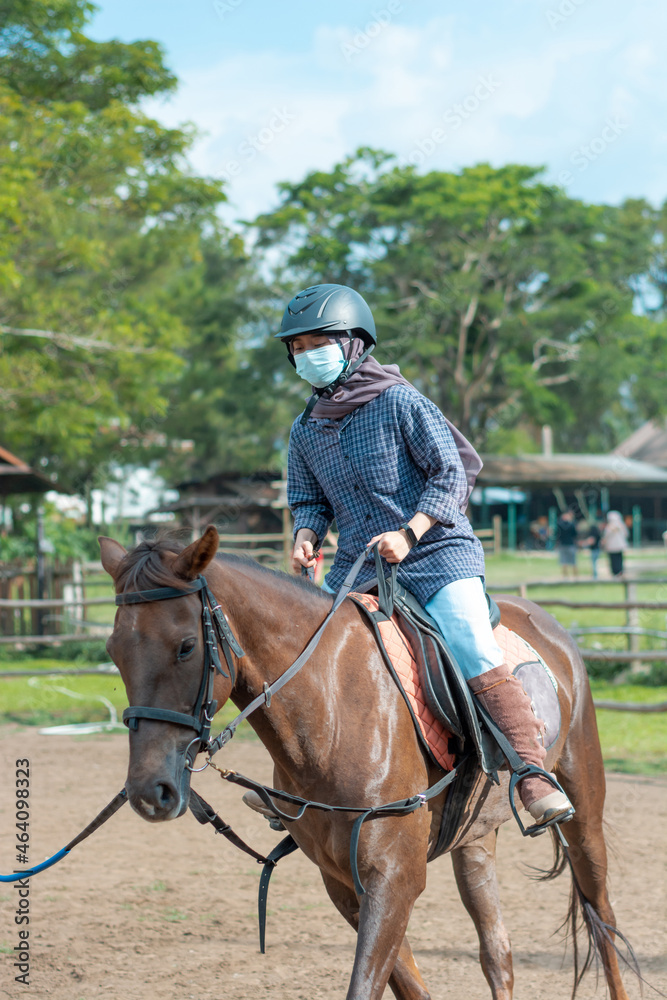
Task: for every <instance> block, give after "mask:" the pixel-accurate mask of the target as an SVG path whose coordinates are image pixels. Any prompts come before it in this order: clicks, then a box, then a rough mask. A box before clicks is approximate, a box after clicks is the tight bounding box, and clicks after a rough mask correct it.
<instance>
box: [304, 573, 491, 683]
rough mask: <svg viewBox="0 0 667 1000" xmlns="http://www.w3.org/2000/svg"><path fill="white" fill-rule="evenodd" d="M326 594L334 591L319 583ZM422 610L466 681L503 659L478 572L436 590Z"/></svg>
mask: <svg viewBox="0 0 667 1000" xmlns="http://www.w3.org/2000/svg"><path fill="white" fill-rule="evenodd" d="M322 590H324V591H326V593H327V594H333V593H335V591H333V590H332V589H331V587H328V586H327V585H326V583H323V584H322ZM425 610H426V611H428V613H429V614H430V616H431V618H434V619H435V621H436V623H437V625H438V628H439V629H440V631H441V632H442V634H443V636H444V639H445V642H446V643H447V645H448V646H449V648H450V649H451V651H452V653H453V654H454V656H455V657H456V660H457V663H458V665H459V666H460V668H461V672H462V673H463V676H464V677H465V679H466V680H467V681H469V680H470V679H471V677H479V675H480V674H483V673H486V671H487V670H492V669H493V668H494V667H499V666H500V664H501V663H503V662H504V660H505V657H504V656H503V654H502V651H501V649H500V646H499V645H498V643H497V642H496V640H495V639H494V637H493V630H492V629H491V623H490V622H489V607H488V604H487V603H486V596H485V594H484V586H483V584H482V580H481V578H480V577H479V576H473V577H470V578H469V579H467V580H455V581H454V582H453V583H448V584H447V586H446V587H441V588H440V590H437V591H436V592H435V594H434V595H433V597H431V598H429V600H428V601H427V602H426V606H425Z"/></svg>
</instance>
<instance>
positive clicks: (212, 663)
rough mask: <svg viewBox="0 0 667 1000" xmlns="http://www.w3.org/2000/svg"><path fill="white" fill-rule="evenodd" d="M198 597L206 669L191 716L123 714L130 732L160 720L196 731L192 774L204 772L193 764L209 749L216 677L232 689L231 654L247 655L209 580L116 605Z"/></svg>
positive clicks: (189, 756)
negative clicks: (143, 722) (146, 722)
mask: <svg viewBox="0 0 667 1000" xmlns="http://www.w3.org/2000/svg"><path fill="white" fill-rule="evenodd" d="M196 593H199V595H200V597H201V604H202V629H203V634H204V669H203V673H202V679H201V683H200V685H199V693H198V694H197V700H196V701H195V705H194V708H193V710H192V715H186V714H185V713H184V712H173V711H172V710H171V709H168V708H152V707H149V706H147V705H131V706H130V707H129V708H126V709H125V711H124V712H123V722H124V723H125V725H126V726H127V727H128V728H129V729H133V730H136V729H137V728H138V725H139V719H157V720H159V721H161V722H173V723H175V724H176V725H177V726H187V728H188V729H194V731H195V733H196V736H195V737H194V739H193V740H191V741H190V743H189V744H188V746H187V748H186V750H185V766H186V768H187V769H188V770H189V771H197V770H203V769H204V768H194V767H193V766H192V764H193V763H194V760H195V758H196V756H197V754H198V753H200V751H202V750H206V749H207V748H208V745H209V737H210V735H211V723H212V721H213V716H214V715H215V713H216V709H217V704H218V703H217V701H215V700H214V699H213V685H214V682H215V675H216V673H218V674H220V675H221V676H222V677H226V678H227V679H228V680H231V683H232V688H233V687H234V684H235V683H236V671H235V669H234V660H233V658H232V653H234V655H235V656H237V657H241V656H244V655H245V654H244V652H243V650H242V649H241V646H240V645H239V642H238V640H237V638H236V636H235V635H234V633H233V632H232V630H231V627H230V624H229V622H228V621H227V619H226V618H225V615H224V613H223V611H222V608H221V607H220V605H219V604H218V602H217V601H216V599H215V595H214V594H213V593H212V591H211V589H210V587H209V586H208V583H207V582H206V578H205V577H203V576H201V575H200V576H198V577H197V578H196V580H195V581H194V582H193V584H192V585H191V586H190V587H188V588H187V589H180V588H178V587H158V588H156V589H155V590H135V591H130V592H129V593H126V594H116V604H117V605H122V604H144V603H148V602H152V601H166V600H170V599H171V598H175V597H188V596H189V595H190V594H196ZM218 644H220V646H221V647H222V652H223V654H224V657H225V661H226V663H227V668H228V670H229V673H225V671H224V670H223V667H222V663H221V661H220V654H219V652H218ZM195 744H197V746H196V749H195V750H194V752H193V751H192V747H193V746H195ZM204 767H206V765H204Z"/></svg>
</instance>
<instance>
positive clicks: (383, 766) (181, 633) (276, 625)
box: [100, 525, 628, 1000]
mask: <svg viewBox="0 0 667 1000" xmlns="http://www.w3.org/2000/svg"><path fill="white" fill-rule="evenodd" d="M100 547H101V558H102V564H103V566H104V568H105V570H106V571H107V573H108V574H109V575H110V576H111V578H112V580H113V581H114V585H115V589H116V593H117V594H128V593H130V592H136V591H138V590H142V589H144V588H155V587H176V588H178V589H179V590H180V591H183V590H187V589H188V587H189V586H193V585H194V584H193V582H196V581H197V580H198V579H199V578H200V577H201V575H202V574H203V573H204V572H205V573H206V581H207V583H208V587H209V588H210V591H211V592H212V594H213V595H214V596H215V599H216V601H217V602H218V604H219V605H220V606H221V607H222V609H223V611H224V614H225V616H226V618H227V620H228V622H229V625H230V626H231V629H232V631H233V634H234V635H235V636H236V638H237V639H238V641H239V642H240V644H241V646H242V647H243V648H242V650H241V652H243V651H244V655H243V656H242V657H237V656H236V655H234V654H232V656H233V666H234V668H235V669H234V670H229V671H223V672H217V673H216V674H215V683H214V689H213V696H214V697H215V699H216V700H217V704H218V706H220V707H221V706H222V705H224V704H225V702H227V700H228V699H231V701H232V702H233V703H234V704H235V705H236V706H237V707H238V708H239V709H240V710H243V709H244V708H245V707H246V706H248V705H249V704H250V702H251V701H252V700H253V699H255V698H256V697H257V696H258V695H260V694H261V692H262V690H263V689H264V690H265V687H264V686H265V685H266V684H267V683H268V684H271V683H273V682H274V681H275V680H276V679H277V678H278V677H280V675H281V674H282V673H283V672H284V671H285V670H286V669H287V668H288V667H289V666H290V665H291V664H292V662H293V661H294V660H295V658H296V657H297V656H298V655H299V654H300V653H301V651H302V650H303V649H304V647H305V646H306V644H307V643H308V640H309V639H310V638H311V636H312V635H313V633H314V632H315V631H316V630H317V628H318V627H319V626H320V625H321V624H322V622H323V621H324V619H325V617H326V615H327V613H328V611H329V609H330V608H331V604H332V598H331V596H330V595H327V594H325V593H323V592H322V591H320V590H319V589H318V588H317V587H315V586H314V585H313V584H311V583H309V581H307V580H302V579H300V578H298V577H292V576H288V575H286V574H284V573H280V572H276V571H274V570H270V569H268V568H266V567H262V566H260V565H258V564H257V563H255V562H252V561H250V560H246V559H243V558H241V557H239V556H229V555H227V556H219V557H217V558H216V553H217V549H218V534H217V531H216V529H215V528H214V527H213V526H211V525H209V527H208V528H206V530H205V531H204V533H203V534H202V535H201V537H199V538H198V539H196V540H195V541H194V542H192V543H191V544H190V545H187V546H185V547H184V546H183V545H182V544H180V543H178V542H176V541H174V540H171V539H168V538H162V539H158V540H154V541H144V542H141V543H140V544H139V545H138V546H136V547H135V548H134V549H132V550H130V551H129V552H128V551H126V549H125V548H123V546H122V545H120V544H119V543H118V542H116V541H114V540H113V539H111V538H105V537H102V538H100ZM163 596H164V595H163ZM498 604H499V607H500V610H501V613H502V620H503V622H504V623H505V624H506V625H507V626H508V627H509V628H510V629H512V630H514V631H515V632H517V633H518V634H519V635H521V636H523V637H524V638H525V639H526V640H527V641H528V642H529V643H530V644H531V645H532V646H533V648H534V649H535V650H537V652H538V653H540V655H541V656H542V657H543V658H544V660H545V661H546V662H547V663H548V664H549V666H550V668H551V670H552V671H553V673H554V675H555V676H556V678H557V681H558V697H559V702H560V710H561V718H562V724H561V730H560V734H559V736H558V739H557V741H556V742H555V744H554V745H553V746H552V748H551V749H550V751H549V754H548V757H547V762H546V766H547V768H548V769H549V770H551V771H553V772H554V773H555V775H556V777H557V778H558V781H559V782H560V783H561V785H562V787H563V788H564V790H565V792H566V793H567V795H568V796H569V798H570V801H571V802H572V803H573V805H574V806H575V809H576V814H575V816H574V818H573V819H572V820H570V822H568V823H567V825H566V827H565V829H566V832H567V841H568V843H569V845H570V850H569V860H570V866H571V869H572V875H573V879H574V884H575V887H576V892H575V891H574V889H573V892H572V896H571V900H570V907H569V913H568V917H567V918H566V920H567V919H569V920H570V923H571V926H572V928H573V930H575V940H576V924H577V920H578V915H579V914H580V913H581V912H583V916H584V918H585V926H586V929H587V933H588V944H589V948H588V956H587V959H586V962H585V963H584V967H583V969H582V968H579V970H578V971H577V960H576V951H575V991H576V987H577V985H578V982H579V980H580V979H581V975H582V974H583V971H585V969H586V967H587V965H588V964H589V962H590V959H591V954H592V953H593V954H596V955H597V956H598V957H599V959H600V960H601V964H602V968H603V969H604V975H605V978H606V982H607V986H608V990H609V995H610V998H611V1000H628V997H627V993H626V990H625V988H624V985H623V982H622V980H621V975H620V970H619V963H618V953H617V949H616V946H615V942H614V937H615V920H614V914H613V910H612V907H611V905H610V901H609V896H608V892H607V885H606V876H607V854H606V846H605V840H604V836H603V830H602V814H603V805H604V798H605V776H604V769H603V764H602V753H601V750H600V742H599V738H598V734H597V726H596V719H595V709H594V706H593V700H592V697H591V692H590V686H589V684H588V678H587V675H586V669H585V666H584V663H583V660H582V658H581V655H580V653H579V650H578V648H577V646H576V644H575V643H574V642H573V640H572V639H571V637H570V636H569V634H568V633H567V632H566V631H565V630H564V629H563V628H562V627H561V626H560V625H559V624H558V622H556V621H555V619H554V618H553V617H552V616H551V615H549V614H548V613H546V612H545V611H543V610H542V609H541V608H540V607H539V606H538V605H536V604H534V603H532V602H531V601H528V600H525V599H522V598H519V597H514V596H507V597H502V598H498ZM205 640H206V636H205V635H204V629H203V626H202V604H201V600H200V595H199V594H198V593H193V594H192V595H190V596H180V597H178V598H177V599H166V600H159V601H154V602H152V601H146V602H139V603H128V604H122V605H121V606H120V607H119V608H118V611H117V614H116V619H115V623H114V629H113V633H112V635H111V636H110V638H109V641H108V643H107V648H108V651H109V654H110V655H111V657H112V658H113V660H114V662H115V663H116V664H117V666H118V669H119V671H120V673H121V676H122V679H123V681H124V684H125V687H126V690H127V695H128V698H129V703H130V705H141V706H155V707H156V708H157V709H161V710H166V714H167V716H169V713H171V714H172V715H173V713H174V712H177V713H182V717H181V721H180V723H179V722H177V721H171V720H170V719H169V718H167V719H165V718H162V719H160V718H157V719H156V718H150V717H144V718H141V719H137V720H135V725H134V726H133V727H132V726H131V727H130V734H129V744H130V753H129V768H128V776H127V783H126V786H125V787H126V790H127V793H128V796H129V801H130V803H131V805H132V808H133V809H134V810H135V811H136V812H137V813H138V814H139V815H140V816H141V817H143V818H144V819H145V820H147V821H148V822H151V823H157V822H164V821H166V820H171V819H175V818H176V817H179V816H181V815H182V814H183V813H184V812H185V811H186V809H187V807H188V799H189V794H190V774H191V772H190V769H189V767H188V766H186V764H187V763H188V762H189V758H188V756H187V751H188V747H189V745H190V743H191V742H193V729H189V728H188V726H187V725H185V724H183V721H182V720H183V718H186V717H187V713H191V712H192V706H193V704H195V703H196V701H197V699H198V693H197V692H198V691H200V690H201V678H202V670H203V669H204V667H205V664H206V662H208V661H206V659H205V648H204V647H205ZM158 714H159V713H158ZM249 722H250V725H251V726H252V727H253V729H254V730H255V732H256V734H257V735H258V737H259V738H260V740H261V741H262V743H263V744H264V746H265V747H266V749H267V750H268V752H269V754H270V756H271V758H272V760H273V765H274V787H276V788H278V789H281V790H282V791H285V792H288V793H291V794H293V795H297V796H302V797H304V798H313V799H317V800H319V801H320V802H325V803H329V804H332V805H338V806H366V805H368V806H371V805H379V804H382V803H387V802H394V801H398V800H400V799H404V798H407V797H409V796H412V795H414V794H417V793H420V792H423V791H424V790H425V789H426V788H427V787H429V786H430V785H432V784H434V783H435V781H436V780H438V778H440V777H442V771H441V770H440V769H439V768H438V767H437V766H436V765H434V764H433V763H432V762H431V761H430V760H429V758H428V757H427V756H426V755H425V753H424V751H423V749H422V747H421V745H420V742H419V740H418V738H417V735H416V733H415V729H414V725H413V721H412V718H411V716H410V714H409V711H408V709H407V707H406V704H405V702H404V700H403V698H402V696H401V695H400V693H399V691H398V688H397V686H396V685H395V683H394V681H393V679H392V678H391V676H390V674H389V672H388V670H387V668H386V666H385V663H384V661H383V659H382V656H381V654H380V652H379V650H378V647H377V644H376V642H375V639H374V637H373V635H372V632H371V629H370V626H369V624H368V623H367V620H366V619H365V618H364V617H363V616H362V613H361V611H360V609H359V608H358V606H357V605H356V604H355V603H354V602H353V601H351V600H344V601H343V602H342V604H341V605H340V607H339V608H338V610H337V611H336V613H335V615H334V616H333V617H332V619H331V621H330V622H329V624H328V625H327V628H326V629H325V631H324V633H323V635H322V638H321V641H320V643H319V645H318V646H317V648H316V649H315V651H314V652H313V654H312V656H311V658H310V659H309V661H308V663H307V664H306V665H305V667H304V668H303V669H302V670H301V671H300V672H299V673H298V674H296V675H295V676H294V677H293V678H292V679H291V680H289V682H288V683H286V684H285V686H284V687H282V689H281V690H280V692H279V693H278V694H276V695H274V697H273V698H272V700H271V702H270V706H268V705H266V704H264V705H263V706H262V707H261V708H258V709H257V710H256V711H254V712H253V713H252V714H251V715H250V716H249ZM194 742H197V745H198V741H197V738H195V741H194ZM508 780H509V777H508V775H507V773H504V774H503V773H502V772H501V782H500V785H495V784H494V783H492V782H491V781H490V780H489V779H488V777H487V776H486V775H485V774H484V773H483V772H482V771H481V770H478V771H477V773H476V776H475V779H474V785H473V788H472V791H471V796H470V799H469V801H468V804H467V806H466V808H465V811H464V814H463V817H462V821H461V823H460V826H459V829H458V831H457V833H456V836H455V839H454V841H453V844H452V846H451V855H452V860H453V865H454V872H455V876H456V881H457V885H458V889H459V892H460V894H461V898H462V901H463V903H464V905H465V907H466V909H467V911H468V913H469V914H470V916H471V917H472V920H473V922H474V924H475V927H476V930H477V934H478V937H479V948H480V951H479V954H480V962H481V967H482V970H483V972H484V975H485V977H486V980H487V982H488V984H489V987H490V990H491V995H492V997H493V1000H511V998H512V993H513V971H512V956H511V949H510V941H509V936H508V933H507V930H506V929H505V925H504V923H503V919H502V914H501V910H500V904H499V893H498V883H497V878H496V870H495V846H496V835H497V831H498V828H499V827H500V826H501V824H503V823H505V822H506V821H507V820H508V819H510V818H511V815H512V814H511V809H510V804H509V800H508V794H507V789H508ZM445 795H446V791H445V792H444V793H443V794H442V795H441V796H439V797H437V798H434V799H432V800H431V801H429V802H428V803H427V804H425V807H424V808H419V809H416V810H415V811H414V812H412V813H410V814H409V815H405V816H395V815H394V816H392V815H387V816H383V817H382V818H380V819H377V820H375V821H373V822H367V823H365V824H364V825H363V827H362V829H361V834H360V837H359V843H358V856H357V857H358V870H359V872H360V874H361V878H362V884H363V886H364V887H365V892H364V893H363V894H361V895H358V894H357V893H356V892H355V889H354V885H355V883H354V881H353V877H352V872H351V864H350V836H351V831H352V825H353V823H354V820H355V818H356V815H355V814H348V813H346V812H345V811H337V812H316V811H311V810H309V811H307V812H306V813H305V815H304V816H303V818H301V819H299V820H298V822H294V823H290V824H289V827H290V832H291V833H292V836H293V838H294V840H295V841H296V842H297V844H298V846H299V847H300V848H301V850H302V851H303V852H304V854H306V855H307V856H308V858H309V859H310V860H311V861H312V862H313V863H314V864H315V865H317V867H318V868H319V869H320V872H321V876H322V879H323V882H324V885H325V887H326V891H327V893H328V895H329V897H330V899H331V901H332V902H333V904H334V906H335V907H336V908H337V910H338V911H339V912H340V913H341V914H342V916H343V917H344V918H345V919H346V920H347V921H348V922H349V923H350V924H351V925H352V926H353V927H354V928H355V930H356V931H357V943H356V950H355V957H354V965H353V969H352V976H351V980H350V986H349V991H348V994H347V997H348V1000H379V998H380V997H381V996H382V993H383V991H384V989H385V987H386V985H387V983H388V984H389V986H390V988H391V990H392V991H393V993H394V995H395V996H396V997H397V998H398V1000H427V998H428V997H429V993H428V990H427V987H426V985H425V983H424V981H423V979H422V977H421V975H420V972H419V970H418V968H417V965H416V962H415V959H414V957H413V954H412V950H411V948H410V944H409V942H408V939H407V937H406V928H407V925H408V920H409V918H410V914H411V911H412V908H413V905H414V903H415V901H416V899H417V898H418V896H419V895H420V894H421V892H422V891H423V889H424V887H425V884H426V864H427V858H428V855H429V850H430V849H431V847H432V846H433V844H434V842H435V840H436V838H437V836H438V831H439V827H440V820H441V815H442V810H443V806H444V796H445ZM552 832H553V831H552ZM554 843H555V846H556V848H558V841H557V839H556V838H555V837H554ZM564 867H565V860H564V858H563V855H562V852H561V853H560V857H559V851H558V850H556V856H555V860H554V865H553V867H552V869H550V870H549V871H548V872H546V873H545V875H546V877H554V876H555V875H557V874H560V872H561V871H562V870H563V869H564ZM618 933H619V934H620V932H618Z"/></svg>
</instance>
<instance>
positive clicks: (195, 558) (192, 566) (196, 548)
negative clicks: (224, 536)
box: [171, 524, 220, 580]
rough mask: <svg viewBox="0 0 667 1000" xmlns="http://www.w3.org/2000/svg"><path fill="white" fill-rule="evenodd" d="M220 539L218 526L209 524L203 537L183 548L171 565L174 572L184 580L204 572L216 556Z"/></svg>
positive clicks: (191, 578) (192, 578)
mask: <svg viewBox="0 0 667 1000" xmlns="http://www.w3.org/2000/svg"><path fill="white" fill-rule="evenodd" d="M219 541H220V539H219V537H218V530H217V528H216V527H215V526H214V525H213V524H209V526H208V527H207V529H206V531H205V532H204V534H203V535H202V536H201V538H198V539H197V541H196V542H193V543H192V545H188V547H187V549H183V551H182V552H181V553H180V554H179V555H178V556H177V557H176V559H175V560H174V562H173V564H172V567H171V569H172V572H173V573H174V574H175V575H176V576H180V577H182V578H183V579H184V580H194V579H195V577H197V576H199V574H200V573H203V572H204V570H205V569H206V567H207V566H208V564H209V563H210V561H211V559H213V557H214V556H215V554H216V552H217V551H218V543H219Z"/></svg>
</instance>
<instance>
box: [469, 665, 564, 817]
mask: <svg viewBox="0 0 667 1000" xmlns="http://www.w3.org/2000/svg"><path fill="white" fill-rule="evenodd" d="M468 685H469V687H470V688H471V690H472V691H473V693H474V694H475V695H476V697H478V698H479V700H480V702H481V703H482V705H483V706H484V708H485V709H486V711H487V712H488V713H489V715H490V716H491V718H492V719H493V721H494V722H495V724H496V725H497V726H498V728H499V729H500V730H501V732H502V733H503V734H504V735H505V736H506V737H507V739H508V740H509V742H510V743H511V744H512V746H513V748H514V749H515V750H516V752H517V754H518V755H519V757H521V759H522V760H523V761H525V762H526V764H535V765H536V766H537V767H541V768H544V761H545V759H546V756H547V752H546V750H545V749H544V722H543V721H542V719H538V718H537V716H536V715H535V712H534V711H533V706H532V703H531V700H530V698H529V696H528V695H527V694H526V692H525V691H524V688H523V685H522V684H521V681H520V680H519V678H518V677H515V676H514V674H513V673H512V672H511V670H510V668H509V667H508V666H507V664H505V663H502V664H501V665H500V666H499V667H494V668H493V669H492V670H487V671H486V672H485V673H483V674H480V676H479V677H473V678H472V679H471V680H469V681H468ZM517 788H518V792H519V797H520V798H521V801H522V802H523V805H524V807H525V808H526V809H527V810H528V812H529V813H530V815H531V816H532V817H533V819H534V820H535V822H536V825H537V826H542V825H543V824H544V823H547V822H549V821H550V820H553V819H554V818H555V817H557V816H558V815H559V814H561V813H562V814H563V815H564V814H565V813H566V812H568V811H569V810H570V809H572V805H571V803H570V801H569V799H568V798H567V796H566V795H564V794H563V792H559V791H558V789H557V788H556V787H555V786H554V785H552V784H551V782H550V781H548V780H547V779H546V778H542V777H541V776H540V775H530V776H529V777H528V778H524V779H523V780H522V781H519V783H518V785H517Z"/></svg>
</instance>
